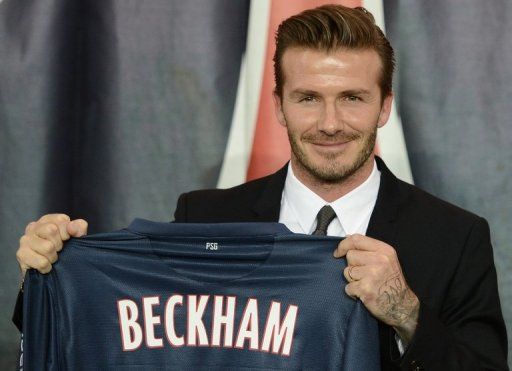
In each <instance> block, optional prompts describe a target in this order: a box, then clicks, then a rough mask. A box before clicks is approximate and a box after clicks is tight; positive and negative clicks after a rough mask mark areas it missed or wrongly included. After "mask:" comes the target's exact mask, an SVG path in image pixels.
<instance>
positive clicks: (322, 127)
mask: <svg viewBox="0 0 512 371" xmlns="http://www.w3.org/2000/svg"><path fill="white" fill-rule="evenodd" d="M317 126H318V130H319V131H322V132H324V133H325V134H328V135H334V134H336V133H337V132H338V131H340V130H341V129H342V126H343V123H342V120H341V113H340V112H339V109H338V107H336V104H335V102H327V101H326V102H324V107H323V111H322V114H321V115H320V117H319V119H318V125H317Z"/></svg>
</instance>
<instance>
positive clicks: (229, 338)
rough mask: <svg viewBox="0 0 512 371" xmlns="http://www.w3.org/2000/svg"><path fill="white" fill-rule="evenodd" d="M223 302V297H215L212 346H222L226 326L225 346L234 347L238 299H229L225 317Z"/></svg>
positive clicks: (230, 297)
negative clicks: (221, 336) (221, 335)
mask: <svg viewBox="0 0 512 371" xmlns="http://www.w3.org/2000/svg"><path fill="white" fill-rule="evenodd" d="M223 302H224V297H223V296H215V302H214V305H213V325H212V327H213V331H212V346H220V333H221V329H222V326H224V346H225V347H232V346H233V322H234V321H235V303H236V297H234V296H228V297H227V304H226V307H227V308H226V314H225V315H222V309H223Z"/></svg>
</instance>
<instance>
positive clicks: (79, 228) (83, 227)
mask: <svg viewBox="0 0 512 371" xmlns="http://www.w3.org/2000/svg"><path fill="white" fill-rule="evenodd" d="M87 227H88V223H87V222H86V221H85V220H83V219H75V220H73V221H72V222H71V223H69V224H68V226H67V231H68V233H69V235H71V236H72V237H82V236H85V235H86V234H87Z"/></svg>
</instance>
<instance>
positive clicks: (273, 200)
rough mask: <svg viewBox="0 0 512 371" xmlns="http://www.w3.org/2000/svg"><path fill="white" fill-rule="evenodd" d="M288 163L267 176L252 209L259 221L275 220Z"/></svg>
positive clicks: (279, 207)
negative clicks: (266, 180)
mask: <svg viewBox="0 0 512 371" xmlns="http://www.w3.org/2000/svg"><path fill="white" fill-rule="evenodd" d="M287 173H288V163H287V164H286V165H285V166H283V167H282V168H281V169H280V170H279V171H277V172H276V173H274V174H272V175H271V176H269V178H268V182H267V183H266V184H265V186H264V187H263V189H262V191H261V193H260V196H259V198H258V199H257V200H256V202H255V203H254V207H253V211H254V213H255V214H256V215H257V217H258V219H259V220H260V221H266V222H277V221H279V212H280V209H281V197H282V195H283V189H284V183H285V180H286V174H287Z"/></svg>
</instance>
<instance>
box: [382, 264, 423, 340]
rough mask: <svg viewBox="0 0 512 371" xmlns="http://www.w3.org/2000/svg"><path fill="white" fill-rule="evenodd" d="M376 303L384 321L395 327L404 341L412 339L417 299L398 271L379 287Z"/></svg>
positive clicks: (416, 312)
mask: <svg viewBox="0 0 512 371" xmlns="http://www.w3.org/2000/svg"><path fill="white" fill-rule="evenodd" d="M377 303H378V306H379V309H380V311H381V314H382V316H383V319H384V322H386V323H388V324H390V325H391V326H393V327H394V328H395V330H396V331H397V333H398V335H399V336H400V337H401V338H402V340H403V341H404V342H406V343H409V342H410V340H411V339H412V336H413V334H414V331H415V329H416V324H417V321H418V313H419V301H418V298H417V297H416V295H415V294H414V293H413V292H412V290H411V289H410V288H409V287H408V286H407V284H406V282H405V281H404V278H403V276H402V274H401V273H400V272H396V273H394V274H393V275H391V276H390V277H389V278H388V279H386V281H385V282H384V283H383V284H382V285H381V286H380V287H379V291H378V295H377Z"/></svg>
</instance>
